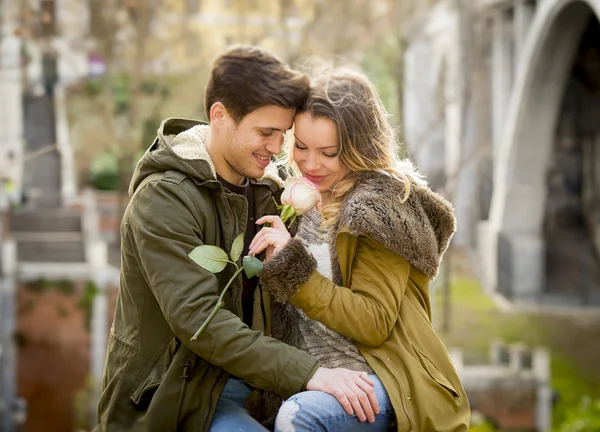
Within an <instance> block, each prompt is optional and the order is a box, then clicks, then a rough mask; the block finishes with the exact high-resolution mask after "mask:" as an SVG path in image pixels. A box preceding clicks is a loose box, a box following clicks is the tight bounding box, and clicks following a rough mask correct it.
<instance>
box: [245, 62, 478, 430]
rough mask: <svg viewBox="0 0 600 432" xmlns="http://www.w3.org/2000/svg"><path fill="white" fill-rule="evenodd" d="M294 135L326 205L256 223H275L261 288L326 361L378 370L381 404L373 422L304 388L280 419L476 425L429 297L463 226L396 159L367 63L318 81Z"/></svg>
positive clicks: (309, 425)
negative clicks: (289, 226) (295, 218)
mask: <svg viewBox="0 0 600 432" xmlns="http://www.w3.org/2000/svg"><path fill="white" fill-rule="evenodd" d="M294 134H295V140H294V142H293V144H292V145H293V148H291V149H289V151H288V155H289V164H290V166H291V168H292V169H294V170H296V171H299V173H301V175H303V176H305V177H306V178H308V179H310V180H311V181H312V182H313V183H315V184H316V185H317V186H318V187H319V190H320V192H321V194H322V206H321V209H322V210H321V212H320V213H319V212H317V211H316V210H315V211H314V212H312V213H309V214H308V215H307V216H305V217H303V219H302V221H301V223H300V226H299V229H298V232H297V234H296V235H295V236H294V238H292V237H291V236H290V234H289V233H288V231H287V230H286V228H285V226H284V225H283V223H281V220H279V219H278V218H276V217H272V216H269V217H263V218H262V219H260V220H258V221H257V223H258V224H264V223H265V222H269V223H270V224H271V227H269V228H263V229H262V230H261V231H260V232H259V233H258V234H257V235H256V237H255V238H254V240H253V242H252V244H251V247H250V253H259V252H261V251H263V250H266V251H267V258H268V259H267V261H266V262H265V267H264V270H263V272H262V273H261V275H260V281H261V285H262V286H263V288H264V289H266V290H267V291H269V292H270V293H271V295H272V297H273V298H274V299H275V301H277V302H279V303H286V302H287V304H286V306H285V307H283V308H279V313H280V314H281V313H285V314H286V316H285V317H281V316H280V317H274V324H273V328H274V336H275V337H279V338H280V339H282V340H285V341H286V342H288V343H291V344H294V345H296V346H298V347H301V348H303V349H305V350H307V351H309V352H310V353H311V354H313V355H315V356H316V357H318V358H319V360H320V362H321V364H322V365H323V366H325V367H346V368H349V369H353V370H357V371H361V372H364V373H365V374H368V375H369V376H368V378H369V379H370V380H371V381H373V383H374V384H375V394H376V396H377V399H378V407H377V409H376V410H375V413H376V415H375V419H374V422H371V421H369V422H364V420H365V417H364V415H362V416H361V418H359V417H357V416H349V415H347V414H345V412H344V410H343V409H342V407H341V405H340V404H339V403H338V402H337V400H336V399H335V398H333V397H332V396H330V395H327V394H325V393H321V392H303V393H299V394H297V395H295V396H293V397H292V398H290V399H288V400H287V401H286V402H285V403H284V404H283V405H282V407H281V409H280V410H279V414H278V416H277V419H276V422H275V429H276V430H278V431H282V432H283V431H296V432H299V431H308V430H311V431H314V430H323V431H325V430H327V431H332V430H340V431H342V430H343V431H351V430H373V431H375V430H377V431H379V430H389V429H390V428H391V429H393V430H398V431H428V432H429V431H438V432H440V431H441V432H445V431H447V432H450V431H466V430H467V429H468V425H469V418H470V410H469V404H468V401H467V397H466V395H465V392H464V390H463V388H462V385H461V383H460V380H459V378H458V376H457V373H456V370H455V368H454V366H453V365H452V362H451V359H450V356H449V354H448V352H447V350H446V348H445V347H444V345H443V343H442V342H441V341H440V339H439V338H438V336H437V335H436V333H435V331H434V330H433V327H432V325H431V307H430V299H429V282H430V281H431V280H432V279H433V278H435V276H436V275H437V272H438V268H439V265H440V260H441V258H442V255H443V253H444V252H445V250H446V248H447V246H448V243H449V242H450V238H451V237H452V235H453V233H454V231H455V218H454V213H453V209H452V207H451V205H450V204H449V203H448V202H447V201H446V200H444V199H443V198H442V197H440V196H439V195H437V194H436V193H434V192H433V191H431V190H430V189H429V188H428V187H427V185H426V183H425V182H424V180H423V179H422V177H421V176H420V175H419V174H418V173H417V172H416V170H415V169H414V167H413V165H412V164H411V163H410V162H409V161H407V160H400V159H399V158H398V157H397V154H398V148H397V142H396V137H395V134H394V131H393V128H392V127H391V125H390V124H389V122H388V119H387V113H386V112H385V110H384V108H383V106H382V104H381V101H380V99H379V97H378V95H377V93H376V91H375V90H374V87H373V86H372V84H371V83H370V82H369V81H368V79H367V78H366V77H365V76H363V75H362V74H360V73H357V72H353V71H349V70H337V71H333V72H329V73H327V74H326V75H323V76H321V77H319V78H317V79H315V80H314V81H313V83H312V90H311V93H310V95H309V98H308V100H307V102H306V104H305V106H304V109H303V110H302V112H300V113H298V114H297V115H296V118H295V124H294ZM276 320H279V322H280V323H281V325H276V324H275V321H276ZM370 420H373V419H370Z"/></svg>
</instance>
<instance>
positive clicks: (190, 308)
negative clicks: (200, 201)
mask: <svg viewBox="0 0 600 432" xmlns="http://www.w3.org/2000/svg"><path fill="white" fill-rule="evenodd" d="M195 204H196V203H194V201H193V200H192V199H191V198H190V196H189V195H188V193H187V192H186V191H185V189H184V188H183V187H182V186H181V185H179V184H175V183H171V182H169V181H166V180H160V181H157V182H152V183H149V184H147V185H146V186H144V188H143V189H142V190H140V191H139V192H138V193H137V194H136V196H135V197H134V198H133V199H132V203H131V204H130V208H129V212H130V214H129V217H128V219H127V220H128V225H129V226H128V227H126V229H125V232H126V233H127V234H128V236H129V241H130V244H131V247H132V250H133V251H134V253H135V254H136V260H137V262H138V265H139V267H140V270H141V272H142V274H143V275H144V278H145V280H146V282H147V284H148V286H149V287H150V289H151V290H152V293H153V294H154V297H155V298H156V301H157V302H158V304H159V306H160V308H161V310H162V313H163V315H164V317H165V319H166V321H167V322H168V324H169V326H170V327H171V329H172V331H173V333H174V334H175V335H176V336H177V338H178V339H179V340H180V341H181V342H182V343H183V344H185V345H186V346H187V347H188V348H189V349H190V350H191V351H192V352H194V353H195V354H197V355H198V356H200V357H202V358H204V359H205V360H207V361H208V362H210V363H211V364H213V365H215V366H218V367H220V368H222V369H224V370H226V371H227V372H229V373H231V374H232V375H234V376H237V377H239V378H242V379H243V380H245V381H246V382H248V383H249V384H250V385H252V386H256V387H258V388H262V389H265V390H272V391H275V392H277V393H279V394H281V395H282V396H284V397H289V396H290V395H293V394H295V393H298V392H300V391H302V390H304V389H305V388H306V384H307V382H308V380H310V378H311V377H312V375H313V374H314V372H315V371H316V369H317V368H318V364H317V361H316V360H315V359H314V358H313V357H312V356H310V355H309V354H308V353H306V352H304V351H301V350H298V349H296V348H293V347H291V346H288V345H286V344H284V343H281V342H279V341H277V340H275V339H273V338H270V337H267V336H265V335H264V334H263V333H262V332H260V331H254V330H251V329H250V328H248V326H247V325H245V324H244V323H243V322H242V321H241V320H240V319H239V318H238V317H237V316H236V315H235V314H233V313H232V312H230V311H228V310H225V309H220V310H219V311H218V312H217V314H216V315H215V317H214V318H213V320H212V321H211V323H210V324H209V325H208V327H207V328H206V329H205V331H204V332H202V334H201V335H200V336H199V338H198V339H197V340H196V341H193V342H192V341H190V338H191V337H192V336H193V334H194V333H195V332H196V331H197V330H198V328H199V327H200V326H201V325H202V323H203V322H204V320H205V319H206V318H207V317H208V315H209V314H210V312H211V311H212V309H213V308H214V306H215V305H216V303H217V299H218V294H219V292H220V290H221V289H222V288H223V287H220V286H219V284H218V282H217V278H216V276H215V275H214V274H212V273H210V272H208V271H206V270H204V269H202V268H201V267H200V266H198V265H197V264H196V263H194V262H193V261H192V260H191V259H190V258H189V257H188V253H189V252H191V251H192V250H193V249H194V248H195V247H196V246H199V245H201V244H202V239H203V230H204V229H205V227H204V226H201V225H202V220H201V219H202V217H203V215H202V214H201V217H200V218H199V219H200V220H198V219H196V218H195V217H194V213H193V212H196V211H197V210H196V208H195Z"/></svg>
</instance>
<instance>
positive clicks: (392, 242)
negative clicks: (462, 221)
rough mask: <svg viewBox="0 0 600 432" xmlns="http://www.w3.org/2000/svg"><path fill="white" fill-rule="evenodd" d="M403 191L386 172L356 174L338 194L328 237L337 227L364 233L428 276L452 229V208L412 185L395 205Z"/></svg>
mask: <svg viewBox="0 0 600 432" xmlns="http://www.w3.org/2000/svg"><path fill="white" fill-rule="evenodd" d="M404 192H405V186H404V183H403V182H401V181H399V180H397V179H395V178H393V177H391V176H389V175H386V174H381V173H376V172H368V173H365V174H363V175H361V177H360V179H359V180H358V182H357V184H356V186H355V187H354V189H352V190H351V191H350V192H349V193H348V194H347V195H346V197H345V198H344V202H343V203H342V206H341V208H340V213H339V216H338V219H337V220H336V223H335V225H334V230H335V232H334V234H335V235H334V236H333V238H335V236H336V235H337V234H338V233H339V232H340V231H341V230H343V229H347V230H348V231H349V232H350V233H351V234H353V235H366V236H368V237H370V238H372V239H373V240H375V241H377V242H379V243H381V244H383V245H384V246H385V247H387V248H388V249H389V250H391V251H392V252H394V253H396V254H398V255H399V256H401V257H402V258H404V259H405V260H407V261H408V262H409V263H410V264H411V265H413V266H414V267H416V268H417V269H419V270H420V271H421V272H423V273H424V274H425V275H426V276H427V277H428V278H429V279H434V278H435V277H436V276H437V273H438V270H439V265H440V261H441V259H442V256H443V255H444V252H445V251H446V249H447V248H448V245H449V243H450V239H451V238H452V235H453V234H454V232H455V231H456V219H455V217H454V209H453V207H452V205H451V204H450V203H449V202H448V201H447V200H446V199H444V198H443V197H441V196H440V195H438V194H437V193H435V192H433V191H432V190H431V189H430V188H428V187H426V186H420V185H417V184H415V183H412V184H411V187H410V194H409V196H408V199H407V200H406V201H405V202H404V203H401V202H400V198H401V197H403V196H404Z"/></svg>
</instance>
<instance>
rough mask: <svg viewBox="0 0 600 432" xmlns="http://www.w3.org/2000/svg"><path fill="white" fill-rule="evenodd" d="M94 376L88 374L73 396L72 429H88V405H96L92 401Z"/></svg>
mask: <svg viewBox="0 0 600 432" xmlns="http://www.w3.org/2000/svg"><path fill="white" fill-rule="evenodd" d="M94 387H95V386H94V377H93V376H92V375H88V376H87V377H86V379H85V383H84V385H83V387H81V388H80V389H79V390H77V393H75V396H74V397H73V412H74V419H73V422H74V425H73V428H74V430H89V429H90V426H91V425H90V414H91V412H90V409H91V408H90V407H92V406H95V405H96V401H94Z"/></svg>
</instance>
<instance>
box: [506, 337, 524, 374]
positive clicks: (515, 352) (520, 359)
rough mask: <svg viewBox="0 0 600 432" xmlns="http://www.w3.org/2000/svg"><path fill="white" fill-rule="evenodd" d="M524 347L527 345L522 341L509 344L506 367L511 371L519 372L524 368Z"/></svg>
mask: <svg viewBox="0 0 600 432" xmlns="http://www.w3.org/2000/svg"><path fill="white" fill-rule="evenodd" d="M526 349H527V347H526V346H525V344H523V343H515V344H512V345H511V346H510V348H509V360H508V367H509V368H510V369H511V370H512V371H513V372H521V371H522V370H523V369H524V364H525V350H526Z"/></svg>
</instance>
